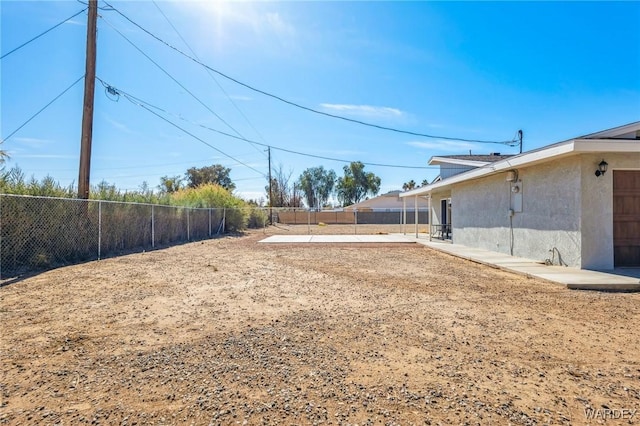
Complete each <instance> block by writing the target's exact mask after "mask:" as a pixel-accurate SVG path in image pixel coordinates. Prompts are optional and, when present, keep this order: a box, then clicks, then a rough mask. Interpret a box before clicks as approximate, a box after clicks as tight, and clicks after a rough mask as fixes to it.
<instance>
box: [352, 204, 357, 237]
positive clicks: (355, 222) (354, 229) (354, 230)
mask: <svg viewBox="0 0 640 426" xmlns="http://www.w3.org/2000/svg"><path fill="white" fill-rule="evenodd" d="M353 216H354V218H355V219H354V221H353V223H354V225H353V233H354V234H357V233H358V209H354V210H353Z"/></svg>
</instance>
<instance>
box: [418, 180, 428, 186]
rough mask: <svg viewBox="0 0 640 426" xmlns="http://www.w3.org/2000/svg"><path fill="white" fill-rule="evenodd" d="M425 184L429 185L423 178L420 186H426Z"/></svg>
mask: <svg viewBox="0 0 640 426" xmlns="http://www.w3.org/2000/svg"><path fill="white" fill-rule="evenodd" d="M427 185H429V181H428V180H426V179H423V180H422V184H421V185H420V186H427Z"/></svg>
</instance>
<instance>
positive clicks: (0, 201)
mask: <svg viewBox="0 0 640 426" xmlns="http://www.w3.org/2000/svg"><path fill="white" fill-rule="evenodd" d="M1 279H2V194H0V280H1Z"/></svg>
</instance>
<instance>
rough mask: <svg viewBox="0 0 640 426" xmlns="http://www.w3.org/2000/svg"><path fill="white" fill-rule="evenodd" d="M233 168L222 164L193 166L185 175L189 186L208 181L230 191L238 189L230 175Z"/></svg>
mask: <svg viewBox="0 0 640 426" xmlns="http://www.w3.org/2000/svg"><path fill="white" fill-rule="evenodd" d="M229 173H231V169H230V168H228V167H224V166H222V165H220V164H214V165H213V166H205V167H200V168H198V167H191V168H190V169H189V170H187V173H186V175H185V177H186V179H187V185H188V186H189V188H197V187H199V186H200V185H204V184H206V183H214V184H216V185H220V186H221V187H223V188H224V189H226V190H227V191H229V192H232V191H233V190H234V189H236V185H235V184H234V183H233V182H232V181H231V178H230V177H229Z"/></svg>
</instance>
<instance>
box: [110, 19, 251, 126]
mask: <svg viewBox="0 0 640 426" xmlns="http://www.w3.org/2000/svg"><path fill="white" fill-rule="evenodd" d="M101 18H102V17H101ZM102 20H103V21H104V22H106V23H107V25H109V26H110V27H111V29H113V30H114V31H115V32H117V33H118V34H120V36H121V37H122V38H124V39H125V40H126V41H127V42H128V43H129V44H131V46H133V47H134V48H135V49H136V50H137V51H138V52H140V53H141V54H142V55H143V56H144V57H145V58H147V59H148V60H149V61H151V63H152V64H154V65H155V66H156V67H157V68H158V69H159V70H160V71H162V72H163V73H164V74H165V75H166V76H167V77H169V78H170V79H171V80H173V81H174V82H175V83H176V84H177V85H178V86H180V87H181V88H182V89H183V90H184V91H186V92H187V93H188V94H189V95H191V97H192V98H193V99H195V100H196V101H198V103H200V105H202V106H203V107H205V108H206V109H207V110H208V111H209V112H210V113H211V114H213V115H215V116H216V117H217V118H218V120H220V121H222V122H223V123H224V124H225V125H226V126H227V127H228V128H230V129H231V130H233V131H234V132H235V133H236V134H237V135H238V136H240V137H241V138H244V136H242V134H241V133H240V132H238V131H237V130H236V129H235V128H234V127H233V126H232V125H231V124H229V123H228V122H227V121H225V120H224V119H223V118H222V117H220V115H218V114H217V113H216V112H215V111H214V110H212V109H211V108H210V107H209V106H208V105H207V104H205V103H204V102H203V101H202V100H201V99H200V98H198V97H197V96H196V95H195V94H194V93H193V92H191V91H190V90H189V89H187V88H186V87H185V86H184V84H182V83H180V82H179V81H178V79H176V78H175V77H174V76H172V75H171V74H170V73H169V72H168V71H167V70H165V69H164V68H163V67H162V66H161V65H160V64H158V63H157V62H156V61H154V60H153V59H152V58H151V57H150V56H149V55H147V54H146V53H145V52H144V51H143V50H142V49H140V48H139V47H138V46H137V45H136V44H135V43H134V42H132V41H131V40H130V39H129V38H128V37H127V36H125V35H124V34H123V33H122V32H121V31H120V30H118V29H117V28H116V27H114V26H113V25H112V24H111V23H110V22H109V21H107V20H106V19H104V18H102Z"/></svg>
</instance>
